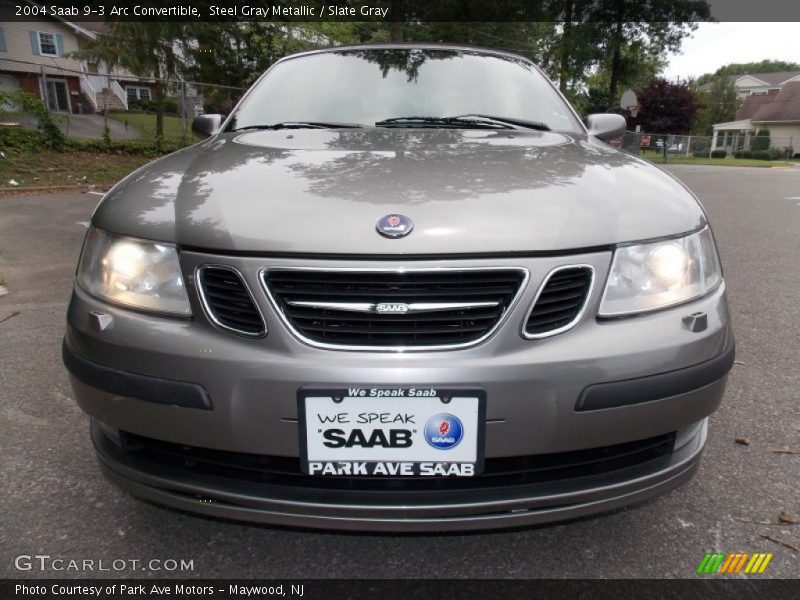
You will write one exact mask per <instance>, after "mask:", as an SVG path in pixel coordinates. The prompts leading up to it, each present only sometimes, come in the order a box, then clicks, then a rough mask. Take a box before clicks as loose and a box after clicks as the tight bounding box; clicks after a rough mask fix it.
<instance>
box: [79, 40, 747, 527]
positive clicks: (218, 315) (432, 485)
mask: <svg viewBox="0 0 800 600" xmlns="http://www.w3.org/2000/svg"><path fill="white" fill-rule="evenodd" d="M624 127H625V122H624V119H623V118H622V117H621V116H618V115H610V114H601V115H593V116H590V117H589V118H588V119H587V124H586V126H584V125H583V124H582V122H581V121H580V120H579V118H578V116H577V115H576V113H575V112H574V111H573V110H572V109H571V108H570V106H569V104H568V103H567V102H566V101H565V99H564V98H563V97H562V96H561V95H560V94H559V92H558V91H557V90H556V89H555V88H554V87H553V85H552V84H551V83H550V81H549V80H548V79H547V78H546V77H545V76H544V75H543V74H542V72H541V71H540V70H539V69H538V68H537V67H536V66H534V65H533V64H531V63H530V62H529V61H528V60H526V59H524V58H521V57H519V56H516V55H513V54H508V53H504V52H498V51H493V50H484V49H477V48H470V47H459V46H438V45H411V46H409V45H381V46H356V47H343V48H336V49H330V50H321V51H313V52H308V53H304V54H298V55H295V56H290V57H287V58H285V59H283V60H280V61H279V62H277V63H276V64H275V65H274V66H273V67H272V68H271V69H269V71H267V72H266V73H265V74H264V75H263V77H261V79H259V81H258V82H256V84H255V85H254V86H253V87H252V88H251V89H250V91H249V92H248V93H247V94H246V95H245V97H244V98H243V99H242V100H241V102H240V103H239V104H238V106H236V107H235V108H234V110H233V111H232V112H231V114H230V115H229V116H228V117H227V118H223V117H222V116H220V115H204V116H202V117H198V118H197V119H196V120H195V122H194V128H195V130H196V131H197V132H198V133H201V134H204V135H205V136H206V139H204V141H202V142H200V143H198V144H196V145H194V146H192V147H190V148H187V149H185V150H182V151H180V152H176V153H174V154H171V155H169V156H166V157H164V158H161V159H159V160H157V161H155V162H152V163H150V164H149V165H147V166H145V167H143V168H141V169H139V170H138V171H136V172H134V173H132V174H131V175H129V176H128V177H126V178H125V179H124V180H123V181H121V182H120V183H119V184H118V185H116V186H115V187H114V188H113V189H112V190H111V191H110V192H108V194H106V196H105V198H104V199H103V200H102V202H101V203H100V205H99V206H98V208H97V210H96V212H95V213H94V215H93V217H92V221H91V227H90V229H89V232H88V234H87V236H86V241H85V244H84V247H83V251H82V254H81V258H80V264H79V266H78V272H77V278H76V284H75V288H74V293H73V296H72V300H71V303H70V307H69V314H68V324H67V332H66V336H65V339H64V347H63V356H64V362H65V364H66V367H67V369H68V370H69V372H70V375H71V381H72V386H73V388H74V392H75V397H76V398H77V401H78V403H79V404H80V406H81V407H82V408H83V409H84V410H85V411H86V412H87V413H88V414H89V415H90V416H91V435H92V439H93V441H94V445H95V447H96V449H97V452H98V454H99V457H100V462H101V465H102V468H103V471H104V472H105V474H106V475H107V476H108V477H110V478H111V479H112V480H113V481H114V482H116V483H117V484H119V485H121V486H122V487H124V488H125V489H127V490H129V491H130V492H131V493H132V494H134V495H135V496H138V497H140V498H144V499H147V500H151V501H154V502H157V503H161V504H165V505H169V506H172V507H175V508H178V509H184V510H189V511H195V512H199V513H204V514H206V515H214V516H220V517H230V518H234V519H244V520H250V521H260V522H267V523H276V524H284V525H291V526H307V527H315V528H342V529H362V530H395V531H401V530H404V531H411V530H443V529H479V528H493V527H507V526H517V525H527V524H533V523H540V522H544V521H552V520H558V519H565V518H571V517H576V516H580V515H585V514H589V513H596V512H600V511H607V510H609V509H612V508H616V507H620V506H625V505H629V504H632V503H635V502H639V501H642V500H644V499H647V498H650V497H652V496H655V495H657V494H660V493H662V492H664V491H666V490H670V489H672V488H674V487H676V486H678V485H680V484H681V483H684V482H686V481H687V480H688V479H689V478H690V477H691V476H692V474H693V473H694V472H695V470H696V469H697V467H698V464H699V460H700V456H701V453H702V451H703V447H704V445H705V442H706V435H707V428H708V417H709V415H710V414H711V413H712V412H713V411H714V410H715V409H716V408H717V407H718V406H719V404H720V401H721V399H722V396H723V392H724V389H725V381H726V376H727V373H728V371H729V370H730V368H731V365H732V363H733V357H734V340H733V335H732V332H731V325H730V317H729V314H728V308H727V305H726V301H725V284H724V282H723V279H722V271H721V268H720V262H719V259H718V257H717V250H716V246H715V243H714V237H713V235H712V232H711V229H710V227H709V223H708V219H707V217H706V215H705V213H704V211H703V208H702V207H701V206H700V204H699V203H698V201H697V199H696V198H695V197H694V195H693V194H692V193H691V192H690V191H689V190H688V189H686V187H684V186H683V185H682V184H681V183H680V182H678V181H676V180H675V179H674V178H673V177H671V176H670V175H668V174H666V173H664V172H662V171H661V170H659V169H657V168H656V167H653V166H651V165H650V164H648V163H647V162H645V161H642V160H639V159H637V158H634V157H632V156H629V155H627V154H624V153H621V152H619V151H617V150H615V149H614V148H612V147H611V146H609V145H608V144H607V143H606V142H605V141H604V140H606V141H607V140H612V139H615V138H618V137H619V136H620V135H621V134H622V133H623V131H624Z"/></svg>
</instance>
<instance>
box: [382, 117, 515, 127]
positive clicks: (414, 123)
mask: <svg viewBox="0 0 800 600" xmlns="http://www.w3.org/2000/svg"><path fill="white" fill-rule="evenodd" d="M442 126H444V127H452V128H462V127H469V128H473V129H511V127H510V126H509V125H507V124H505V123H500V122H492V121H487V120H481V119H462V118H461V117H393V118H391V119H384V120H383V121H377V122H376V123H375V127H442Z"/></svg>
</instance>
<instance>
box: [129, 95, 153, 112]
mask: <svg viewBox="0 0 800 600" xmlns="http://www.w3.org/2000/svg"><path fill="white" fill-rule="evenodd" d="M128 108H129V109H132V110H143V111H145V112H155V111H156V108H157V107H156V101H155V100H149V99H148V98H137V99H136V100H131V101H130V102H128Z"/></svg>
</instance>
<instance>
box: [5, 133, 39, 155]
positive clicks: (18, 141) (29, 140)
mask: <svg viewBox="0 0 800 600" xmlns="http://www.w3.org/2000/svg"><path fill="white" fill-rule="evenodd" d="M44 147H45V140H44V135H43V134H42V132H41V131H31V130H30V129H23V128H22V127H0V148H2V149H3V150H4V151H12V152H14V151H18V152H23V151H24V152H34V151H36V150H41V149H42V148H44Z"/></svg>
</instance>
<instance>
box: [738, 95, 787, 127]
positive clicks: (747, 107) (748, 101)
mask: <svg viewBox="0 0 800 600" xmlns="http://www.w3.org/2000/svg"><path fill="white" fill-rule="evenodd" d="M778 93H779V90H769V92H767V93H766V94H753V95H750V96H747V98H745V99H744V103H743V104H742V105H741V106H740V107H739V110H737V111H736V118H737V119H738V120H740V121H741V120H744V119H749V118H751V117H752V116H753V115H754V114H756V112H757V111H758V109H759V108H761V107H762V106H763V105H764V104H767V103H768V102H772V101H773V100H774V99H775V96H777V95H778Z"/></svg>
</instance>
